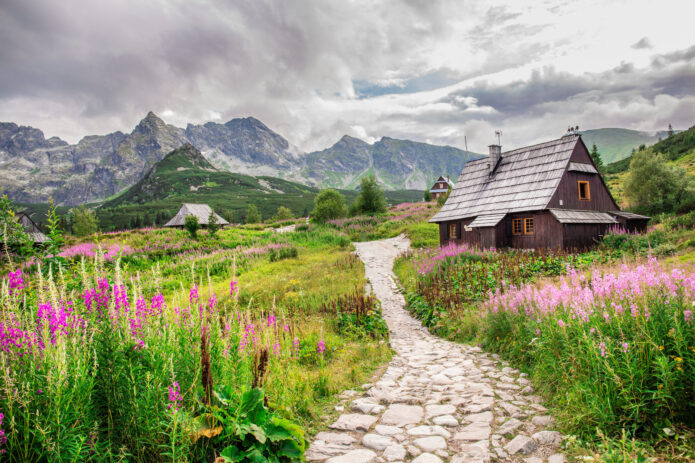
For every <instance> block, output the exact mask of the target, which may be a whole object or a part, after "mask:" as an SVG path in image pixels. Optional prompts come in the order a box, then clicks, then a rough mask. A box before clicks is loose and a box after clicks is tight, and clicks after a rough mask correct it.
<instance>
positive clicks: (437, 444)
mask: <svg viewBox="0 0 695 463" xmlns="http://www.w3.org/2000/svg"><path fill="white" fill-rule="evenodd" d="M413 444H415V445H417V446H418V447H419V448H421V449H422V450H424V451H425V452H434V451H435V450H439V449H446V441H445V440H444V438H443V437H442V436H428V437H421V438H419V439H415V440H414V441H413Z"/></svg>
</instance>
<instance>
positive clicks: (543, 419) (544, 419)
mask: <svg viewBox="0 0 695 463" xmlns="http://www.w3.org/2000/svg"><path fill="white" fill-rule="evenodd" d="M553 421H555V420H554V419H553V417H552V416H549V415H542V416H534V417H533V419H532V420H531V423H533V424H535V425H536V426H550V425H551V424H553Z"/></svg>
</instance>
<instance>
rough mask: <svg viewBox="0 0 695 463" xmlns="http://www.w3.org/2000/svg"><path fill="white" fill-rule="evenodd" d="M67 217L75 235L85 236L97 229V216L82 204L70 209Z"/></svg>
mask: <svg viewBox="0 0 695 463" xmlns="http://www.w3.org/2000/svg"><path fill="white" fill-rule="evenodd" d="M69 219H70V222H71V223H72V233H73V234H74V235H75V236H87V235H91V234H93V233H94V232H96V231H97V226H98V221H97V216H96V214H95V213H94V211H93V210H91V209H87V208H86V207H84V205H82V206H80V207H78V208H77V209H72V210H71V211H70V217H69Z"/></svg>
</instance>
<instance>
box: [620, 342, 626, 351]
mask: <svg viewBox="0 0 695 463" xmlns="http://www.w3.org/2000/svg"><path fill="white" fill-rule="evenodd" d="M621 346H622V347H623V352H627V351H628V345H627V343H626V342H624V343H622V344H621Z"/></svg>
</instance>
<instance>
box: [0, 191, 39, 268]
mask: <svg viewBox="0 0 695 463" xmlns="http://www.w3.org/2000/svg"><path fill="white" fill-rule="evenodd" d="M33 244H34V243H33V241H32V239H31V238H30V237H29V235H28V234H27V233H26V232H25V231H24V227H23V226H22V224H20V223H19V221H18V220H17V217H16V216H15V212H14V205H13V204H12V201H11V200H10V199H9V198H8V197H7V195H2V196H0V247H2V246H5V245H7V246H8V247H11V248H13V249H16V250H18V251H19V253H20V254H21V255H23V256H28V255H31V254H32V253H33ZM2 256H8V257H9V253H8V252H7V251H5V252H4V253H2Z"/></svg>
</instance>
